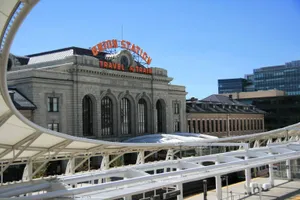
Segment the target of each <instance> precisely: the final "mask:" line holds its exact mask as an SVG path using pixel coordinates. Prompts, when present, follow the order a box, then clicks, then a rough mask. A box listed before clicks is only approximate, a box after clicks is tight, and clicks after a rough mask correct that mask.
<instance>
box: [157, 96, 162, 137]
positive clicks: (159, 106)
mask: <svg viewBox="0 0 300 200" xmlns="http://www.w3.org/2000/svg"><path fill="white" fill-rule="evenodd" d="M156 111H157V132H158V133H162V132H163V106H162V104H161V101H160V100H158V101H157V102H156Z"/></svg>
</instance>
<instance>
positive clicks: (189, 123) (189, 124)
mask: <svg viewBox="0 0 300 200" xmlns="http://www.w3.org/2000/svg"><path fill="white" fill-rule="evenodd" d="M188 132H189V133H191V132H192V131H191V120H188Z"/></svg>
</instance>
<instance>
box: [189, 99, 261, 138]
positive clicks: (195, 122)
mask: <svg viewBox="0 0 300 200" xmlns="http://www.w3.org/2000/svg"><path fill="white" fill-rule="evenodd" d="M186 109H187V110H186V112H187V130H188V132H190V133H203V134H209V135H214V136H217V137H228V136H234V135H244V134H250V133H257V132H262V131H264V114H265V112H264V111H262V110H259V109H257V108H255V107H254V106H252V105H248V104H243V103H240V102H238V101H237V100H233V99H232V98H230V97H226V96H223V95H211V96H209V97H207V98H204V99H202V100H197V99H195V98H192V99H189V100H187V101H186Z"/></svg>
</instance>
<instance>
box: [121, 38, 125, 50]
mask: <svg viewBox="0 0 300 200" xmlns="http://www.w3.org/2000/svg"><path fill="white" fill-rule="evenodd" d="M121 48H123V49H126V43H125V40H122V41H121Z"/></svg>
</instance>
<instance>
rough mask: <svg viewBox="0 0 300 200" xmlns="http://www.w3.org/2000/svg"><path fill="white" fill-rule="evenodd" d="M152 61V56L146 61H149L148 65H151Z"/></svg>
mask: <svg viewBox="0 0 300 200" xmlns="http://www.w3.org/2000/svg"><path fill="white" fill-rule="evenodd" d="M151 61H152V58H150V57H148V59H147V61H146V63H147V64H148V65H150V63H151Z"/></svg>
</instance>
